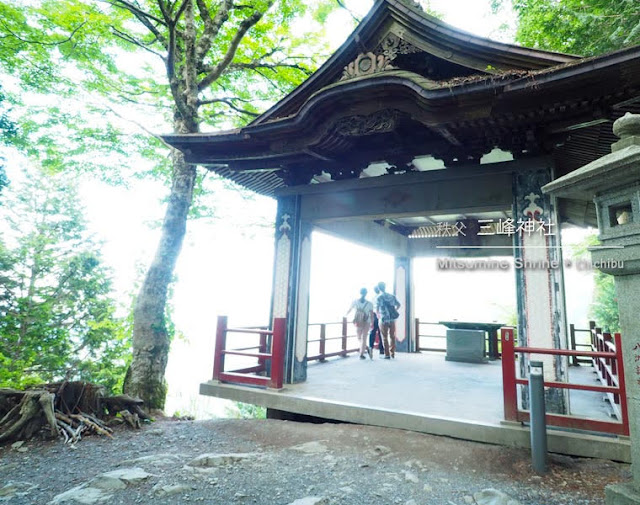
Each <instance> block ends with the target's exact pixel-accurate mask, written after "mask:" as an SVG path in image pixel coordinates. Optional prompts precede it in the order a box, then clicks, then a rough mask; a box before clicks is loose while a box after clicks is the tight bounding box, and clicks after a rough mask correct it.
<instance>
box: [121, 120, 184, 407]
mask: <svg viewBox="0 0 640 505" xmlns="http://www.w3.org/2000/svg"><path fill="white" fill-rule="evenodd" d="M176 130H178V131H180V130H184V128H176ZM180 133H185V132H184V131H180ZM171 157H172V165H173V181H172V186H171V193H170V196H169V203H168V204H167V209H166V213H165V216H164V222H163V224H162V235H161V238H160V243H159V244H158V248H157V250H156V254H155V257H154V259H153V263H152V264H151V266H150V267H149V270H148V271H147V275H146V276H145V278H144V282H143V283H142V287H141V288H140V292H139V294H138V297H137V299H136V304H135V308H134V315H133V318H134V319H133V361H132V362H131V365H130V367H129V370H128V371H127V376H126V379H125V384H124V391H125V393H127V394H129V395H131V396H134V397H135V396H137V397H139V398H141V399H142V400H143V401H144V403H145V405H146V407H147V408H149V409H160V410H162V409H163V408H164V402H165V396H166V392H167V387H166V383H165V378H164V373H165V369H166V366H167V359H168V356H169V344H170V336H169V333H168V331H167V325H166V320H165V312H166V303H167V292H168V288H169V284H170V283H171V281H172V278H173V271H174V269H175V265H176V261H177V259H178V256H179V255H180V250H181V249H182V243H183V240H184V236H185V232H186V228H187V216H188V213H189V208H190V207H191V203H192V200H193V187H194V182H195V179H196V166H195V165H190V164H188V163H186V162H185V160H184V156H183V154H182V153H181V152H179V151H176V150H173V151H172V153H171Z"/></svg>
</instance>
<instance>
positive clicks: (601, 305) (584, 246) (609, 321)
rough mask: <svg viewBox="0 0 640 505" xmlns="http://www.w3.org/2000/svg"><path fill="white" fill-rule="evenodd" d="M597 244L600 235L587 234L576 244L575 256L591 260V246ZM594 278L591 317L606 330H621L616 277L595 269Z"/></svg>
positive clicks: (598, 243)
mask: <svg viewBox="0 0 640 505" xmlns="http://www.w3.org/2000/svg"><path fill="white" fill-rule="evenodd" d="M596 245H600V242H599V241H598V236H597V235H596V234H595V233H594V234H592V235H589V236H587V237H586V238H585V239H584V241H583V242H581V243H580V244H577V245H576V246H574V248H573V256H574V257H577V258H583V259H588V260H590V259H591V253H590V252H589V247H592V246H596ZM593 280H594V290H593V301H592V303H591V305H590V307H589V317H590V318H591V319H593V320H594V321H595V322H596V324H597V325H598V326H599V327H601V328H602V329H603V330H604V331H607V332H611V333H613V332H617V331H620V319H619V313H618V296H617V294H616V286H615V280H614V277H613V276H612V275H608V274H605V273H603V272H601V271H600V270H594V271H593Z"/></svg>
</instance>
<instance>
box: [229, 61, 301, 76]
mask: <svg viewBox="0 0 640 505" xmlns="http://www.w3.org/2000/svg"><path fill="white" fill-rule="evenodd" d="M258 68H269V69H272V70H275V69H278V68H293V69H295V70H300V72H304V73H305V74H306V75H307V76H309V75H311V74H313V72H312V71H311V70H309V69H308V68H305V67H303V66H302V65H298V64H297V63H266V62H261V61H252V62H250V63H231V64H230V65H229V66H228V67H227V70H243V69H249V70H256V69H258Z"/></svg>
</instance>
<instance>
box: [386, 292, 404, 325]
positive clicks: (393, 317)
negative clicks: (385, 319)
mask: <svg viewBox="0 0 640 505" xmlns="http://www.w3.org/2000/svg"><path fill="white" fill-rule="evenodd" d="M382 302H383V303H384V304H385V305H386V306H387V309H388V311H389V318H390V319H391V320H392V321H395V320H396V319H398V318H399V317H400V314H399V313H398V310H397V309H396V307H395V305H394V303H393V301H392V300H391V297H390V296H385V298H384V299H383V300H382Z"/></svg>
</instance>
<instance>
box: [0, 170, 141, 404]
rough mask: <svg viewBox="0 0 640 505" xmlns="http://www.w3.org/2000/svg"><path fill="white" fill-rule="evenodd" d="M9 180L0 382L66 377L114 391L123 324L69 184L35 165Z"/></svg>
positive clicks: (0, 269) (2, 253)
mask: <svg viewBox="0 0 640 505" xmlns="http://www.w3.org/2000/svg"><path fill="white" fill-rule="evenodd" d="M15 186H16V187H12V191H10V192H8V193H7V194H5V195H3V196H4V199H5V200H6V201H5V205H3V207H2V208H1V211H0V214H1V216H0V217H1V219H2V223H3V225H4V226H3V233H2V239H3V242H1V243H0V387H1V386H9V387H21V386H25V385H29V384H34V383H38V382H43V381H52V380H58V379H63V378H66V379H74V380H76V379H77V380H87V381H92V382H97V383H99V384H102V385H104V386H106V387H107V389H109V390H112V391H115V390H117V387H118V385H119V384H120V385H121V382H122V378H123V375H124V371H125V366H126V365H127V358H126V356H127V355H128V352H129V337H128V335H129V328H128V324H127V321H123V320H122V319H120V318H118V317H116V315H115V311H116V305H115V302H114V301H113V299H112V298H111V281H110V278H109V272H108V270H107V269H106V267H105V266H104V265H103V264H102V260H101V256H100V251H99V247H100V244H97V243H95V242H94V241H93V240H92V239H91V237H89V236H88V234H87V231H86V227H85V222H84V220H83V218H82V215H81V205H80V202H79V199H78V196H77V192H76V190H75V186H74V185H73V184H72V183H70V182H67V181H65V180H63V179H61V178H52V177H46V176H42V175H37V174H33V173H31V174H29V181H28V182H26V183H24V184H23V185H21V186H20V185H15Z"/></svg>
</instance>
